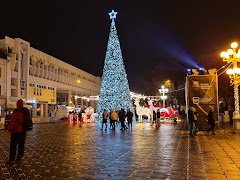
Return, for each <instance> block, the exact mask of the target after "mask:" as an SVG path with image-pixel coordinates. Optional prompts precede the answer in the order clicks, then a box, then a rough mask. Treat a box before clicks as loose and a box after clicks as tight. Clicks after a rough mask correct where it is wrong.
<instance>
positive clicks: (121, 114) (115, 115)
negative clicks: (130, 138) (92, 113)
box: [101, 108, 133, 131]
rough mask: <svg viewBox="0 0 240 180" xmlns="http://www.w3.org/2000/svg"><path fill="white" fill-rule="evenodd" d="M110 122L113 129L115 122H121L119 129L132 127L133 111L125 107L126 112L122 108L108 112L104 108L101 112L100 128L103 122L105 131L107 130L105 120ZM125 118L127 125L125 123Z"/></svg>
mask: <svg viewBox="0 0 240 180" xmlns="http://www.w3.org/2000/svg"><path fill="white" fill-rule="evenodd" d="M108 119H109V122H110V129H111V130H113V131H115V128H116V124H117V123H118V122H120V123H121V128H120V130H122V131H123V130H126V129H129V128H130V129H132V121H133V112H131V110H130V109H127V113H126V112H125V110H124V109H123V108H121V109H120V110H119V111H115V110H110V112H109V113H108V112H107V110H106V109H104V111H103V114H102V128H101V130H103V129H104V128H103V126H104V124H105V131H107V122H108ZM126 120H127V125H126Z"/></svg>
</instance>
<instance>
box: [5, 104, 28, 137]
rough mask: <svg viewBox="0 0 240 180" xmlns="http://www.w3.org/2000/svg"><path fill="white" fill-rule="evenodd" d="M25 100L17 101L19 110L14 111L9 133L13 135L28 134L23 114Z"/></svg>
mask: <svg viewBox="0 0 240 180" xmlns="http://www.w3.org/2000/svg"><path fill="white" fill-rule="evenodd" d="M23 110H24V109H23V100H22V99H19V100H18V101H17V108H16V109H15V110H14V111H13V114H12V116H11V119H10V122H9V125H8V131H9V132H11V133H23V132H26V131H25V129H24V127H23V124H24V114H23Z"/></svg>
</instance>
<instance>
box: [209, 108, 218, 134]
mask: <svg viewBox="0 0 240 180" xmlns="http://www.w3.org/2000/svg"><path fill="white" fill-rule="evenodd" d="M207 119H208V124H209V125H210V128H209V129H208V130H207V133H208V134H209V132H210V131H211V130H212V133H213V134H216V133H215V132H214V127H215V119H214V116H213V109H212V108H211V109H210V110H209V112H208V118H207Z"/></svg>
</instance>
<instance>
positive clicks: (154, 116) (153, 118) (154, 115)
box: [151, 110, 157, 126]
mask: <svg viewBox="0 0 240 180" xmlns="http://www.w3.org/2000/svg"><path fill="white" fill-rule="evenodd" d="M152 115H153V117H152V124H151V126H152V125H153V124H154V123H155V122H156V119H157V114H156V112H155V110H153V114H152Z"/></svg>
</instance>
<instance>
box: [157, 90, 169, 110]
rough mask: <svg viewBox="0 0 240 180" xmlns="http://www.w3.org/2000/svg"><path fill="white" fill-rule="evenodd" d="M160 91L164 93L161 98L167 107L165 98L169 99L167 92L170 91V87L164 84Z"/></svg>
mask: <svg viewBox="0 0 240 180" xmlns="http://www.w3.org/2000/svg"><path fill="white" fill-rule="evenodd" d="M158 91H159V92H160V93H162V96H160V98H161V99H162V100H163V107H164V108H165V100H166V99H167V96H166V95H165V94H166V93H168V88H165V87H164V86H162V88H161V89H159V90H158Z"/></svg>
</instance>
